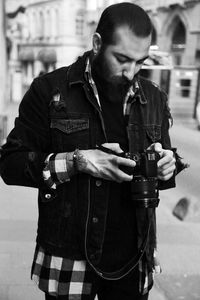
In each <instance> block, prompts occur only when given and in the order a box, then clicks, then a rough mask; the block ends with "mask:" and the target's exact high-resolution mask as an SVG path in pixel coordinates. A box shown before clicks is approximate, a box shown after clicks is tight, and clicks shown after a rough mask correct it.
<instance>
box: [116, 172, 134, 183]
mask: <svg viewBox="0 0 200 300" xmlns="http://www.w3.org/2000/svg"><path fill="white" fill-rule="evenodd" d="M132 179H133V175H129V174H127V173H125V172H123V171H122V170H120V169H118V170H117V172H114V173H113V180H115V181H117V182H119V183H120V182H123V181H131V180H132Z"/></svg>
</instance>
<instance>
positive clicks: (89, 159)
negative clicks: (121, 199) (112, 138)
mask: <svg viewBox="0 0 200 300" xmlns="http://www.w3.org/2000/svg"><path fill="white" fill-rule="evenodd" d="M102 146H104V147H105V148H108V149H110V150H112V151H114V152H116V154H117V153H122V152H123V151H122V149H121V148H120V146H119V144H117V143H105V144H103V145H102ZM135 165H136V164H135V162H134V161H133V160H131V159H127V158H124V157H120V156H117V155H114V154H108V153H106V152H104V151H101V150H99V149H94V150H93V149H91V150H79V157H78V170H79V171H80V172H84V173H87V174H90V175H92V176H94V177H98V178H103V179H107V180H112V181H116V182H123V181H131V180H132V178H133V175H128V174H126V173H124V172H123V171H122V170H121V169H120V166H126V167H131V168H134V167H135Z"/></svg>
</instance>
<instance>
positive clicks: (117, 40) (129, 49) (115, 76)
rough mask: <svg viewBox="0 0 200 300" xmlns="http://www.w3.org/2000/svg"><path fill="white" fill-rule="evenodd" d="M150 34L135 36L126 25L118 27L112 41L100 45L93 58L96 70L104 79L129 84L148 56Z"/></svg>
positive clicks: (113, 82) (114, 82)
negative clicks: (96, 66) (105, 44)
mask: <svg viewBox="0 0 200 300" xmlns="http://www.w3.org/2000/svg"><path fill="white" fill-rule="evenodd" d="M150 44H151V35H150V36H148V37H137V36H136V35H135V34H134V33H133V32H132V31H131V30H130V29H129V28H128V26H123V27H118V28H117V29H116V30H115V32H114V34H113V42H112V44H109V45H107V46H104V45H103V46H101V48H100V50H99V53H98V54H97V55H96V57H95V59H94V65H95V60H96V63H97V65H98V69H99V70H97V72H98V73H99V75H100V76H102V77H103V79H104V80H106V81H107V82H109V83H111V84H113V85H114V86H116V85H118V84H122V85H124V84H126V85H127V84H128V85H130V84H131V83H132V81H133V79H134V76H135V74H137V73H138V72H139V70H140V69H141V67H142V64H143V62H144V60H145V59H146V58H147V57H148V52H149V47H150Z"/></svg>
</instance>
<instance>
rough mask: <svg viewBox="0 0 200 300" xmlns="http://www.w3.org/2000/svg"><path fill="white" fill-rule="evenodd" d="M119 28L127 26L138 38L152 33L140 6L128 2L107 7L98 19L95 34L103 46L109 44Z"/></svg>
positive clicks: (149, 21) (147, 17) (149, 22)
mask: <svg viewBox="0 0 200 300" xmlns="http://www.w3.org/2000/svg"><path fill="white" fill-rule="evenodd" d="M120 26H128V27H129V28H130V29H131V30H132V32H133V33H134V34H135V35H136V36H138V37H147V36H149V35H150V34H151V32H152V23H151V20H150V18H149V16H148V14H147V13H146V12H145V11H144V9H143V8H141V7H140V6H138V5H136V4H133V3H129V2H122V3H117V4H113V5H110V6H108V7H107V8H106V9H105V10H104V11H103V13H102V15H101V17H100V20H99V23H98V25H97V28H96V32H98V33H99V34H100V35H101V38H102V42H103V43H104V44H111V43H112V42H113V40H112V38H113V33H114V31H115V29H116V28H117V27H120Z"/></svg>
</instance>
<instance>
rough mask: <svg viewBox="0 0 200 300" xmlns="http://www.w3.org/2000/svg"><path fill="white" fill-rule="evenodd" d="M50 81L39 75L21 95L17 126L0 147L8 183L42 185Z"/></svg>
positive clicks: (1, 172)
mask: <svg viewBox="0 0 200 300" xmlns="http://www.w3.org/2000/svg"><path fill="white" fill-rule="evenodd" d="M48 95H49V92H48V85H47V83H46V82H45V81H43V82H42V81H41V79H40V78H36V79H35V80H34V81H33V83H32V84H31V86H30V88H29V90H28V91H27V93H26V94H25V96H24V97H23V99H22V102H21V104H20V106H19V115H18V117H17V118H16V120H15V126H14V129H13V130H12V131H11V132H10V134H9V135H8V138H7V142H6V144H5V145H3V146H2V148H1V151H0V175H1V176H2V178H3V180H4V181H5V183H6V184H10V185H11V184H12V185H22V186H30V187H39V186H43V185H45V184H44V180H43V176H42V171H43V169H44V161H45V158H46V157H47V155H48V154H49V145H50V130H49V117H48V102H49V96H48Z"/></svg>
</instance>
